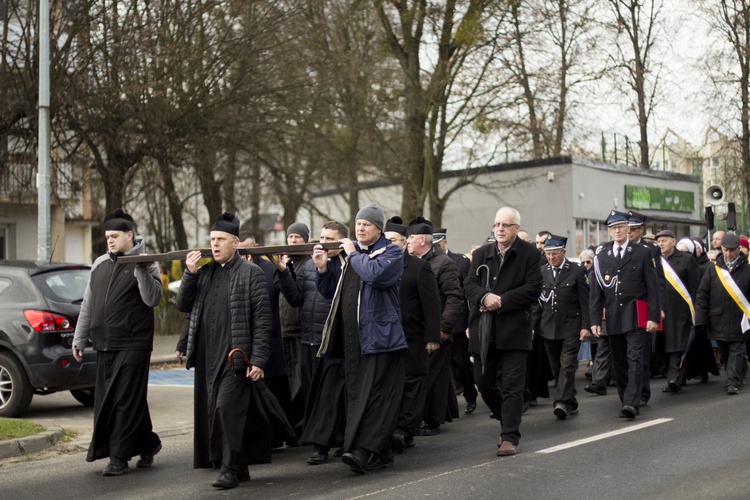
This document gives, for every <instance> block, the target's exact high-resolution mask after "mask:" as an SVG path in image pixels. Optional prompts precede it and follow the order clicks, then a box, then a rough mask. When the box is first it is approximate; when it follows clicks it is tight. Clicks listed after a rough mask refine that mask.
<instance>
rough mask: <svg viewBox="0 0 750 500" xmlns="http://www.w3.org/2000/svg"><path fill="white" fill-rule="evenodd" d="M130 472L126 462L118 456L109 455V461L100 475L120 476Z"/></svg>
mask: <svg viewBox="0 0 750 500" xmlns="http://www.w3.org/2000/svg"><path fill="white" fill-rule="evenodd" d="M128 472H130V468H129V467H128V463H127V462H125V461H124V460H120V459H119V458H115V457H110V459H109V463H108V464H107V466H106V467H105V468H104V470H103V471H102V476H122V475H123V474H126V473H128Z"/></svg>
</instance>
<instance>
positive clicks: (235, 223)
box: [211, 212, 240, 238]
mask: <svg viewBox="0 0 750 500" xmlns="http://www.w3.org/2000/svg"><path fill="white" fill-rule="evenodd" d="M211 231H224V232H225V233H229V234H233V235H234V236H236V237H238V238H239V237H240V220H239V219H238V218H237V217H235V216H234V214H233V213H232V212H224V213H223V214H221V215H219V216H218V217H217V218H216V222H214V225H213V226H211Z"/></svg>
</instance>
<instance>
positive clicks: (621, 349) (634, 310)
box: [589, 210, 660, 419]
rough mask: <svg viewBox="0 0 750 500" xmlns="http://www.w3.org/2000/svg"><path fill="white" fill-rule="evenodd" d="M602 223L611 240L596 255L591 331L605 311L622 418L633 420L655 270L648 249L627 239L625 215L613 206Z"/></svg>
mask: <svg viewBox="0 0 750 500" xmlns="http://www.w3.org/2000/svg"><path fill="white" fill-rule="evenodd" d="M606 222H607V226H608V229H609V235H610V236H611V237H612V240H613V241H612V242H611V243H603V244H601V245H599V246H598V247H597V249H596V252H595V256H594V275H595V277H596V283H593V284H592V285H591V293H590V301H589V304H590V318H591V323H592V325H591V333H593V334H594V335H596V336H599V335H600V334H601V329H602V328H601V322H602V315H603V313H604V312H605V311H606V318H607V319H606V321H607V335H608V336H609V342H610V347H611V350H612V363H613V365H614V371H615V381H616V382H617V393H618V395H619V396H620V402H621V403H622V408H621V409H620V416H621V417H624V418H628V419H633V418H635V417H636V415H638V413H639V408H640V401H641V391H642V389H643V372H644V370H643V359H644V354H643V351H644V349H646V345H647V344H648V343H649V342H651V334H652V333H653V332H655V331H656V329H657V326H658V324H659V319H660V311H659V300H658V293H659V292H658V285H657V283H656V270H655V268H654V261H653V259H652V257H651V255H650V253H649V251H648V250H647V249H646V248H644V247H642V246H640V245H634V244H632V243H630V241H629V240H628V216H627V214H625V213H622V212H618V211H616V210H612V211H611V212H610V214H609V216H608V217H607V221H606ZM639 303H640V304H639ZM639 311H640V314H639ZM639 316H640V317H639Z"/></svg>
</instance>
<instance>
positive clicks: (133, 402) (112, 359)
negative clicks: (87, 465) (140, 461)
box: [86, 351, 160, 462]
mask: <svg viewBox="0 0 750 500" xmlns="http://www.w3.org/2000/svg"><path fill="white" fill-rule="evenodd" d="M150 361H151V352H150V351H114V352H113V351H100V352H98V353H97V358H96V386H95V387H96V390H95V392H94V394H95V396H94V433H93V436H92V437H91V444H90V445H89V452H88V456H87V457H86V461H87V462H93V461H94V460H98V459H100V458H107V457H117V458H119V459H121V460H124V461H126V462H127V461H128V460H130V459H131V458H132V457H134V456H136V455H141V454H150V453H153V451H154V450H155V449H156V448H157V447H158V446H159V443H160V440H159V436H157V435H156V434H155V433H154V432H153V431H152V426H151V415H150V414H149V411H148V402H147V395H148V370H149V365H150Z"/></svg>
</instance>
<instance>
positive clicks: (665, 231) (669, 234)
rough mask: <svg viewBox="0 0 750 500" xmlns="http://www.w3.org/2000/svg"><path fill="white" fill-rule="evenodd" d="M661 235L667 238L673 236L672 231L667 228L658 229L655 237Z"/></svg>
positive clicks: (657, 237)
mask: <svg viewBox="0 0 750 500" xmlns="http://www.w3.org/2000/svg"><path fill="white" fill-rule="evenodd" d="M662 236H667V237H669V238H674V237H675V236H674V233H673V232H672V231H670V230H669V229H665V230H664V231H659V232H658V233H656V239H659V238H661V237H662Z"/></svg>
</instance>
